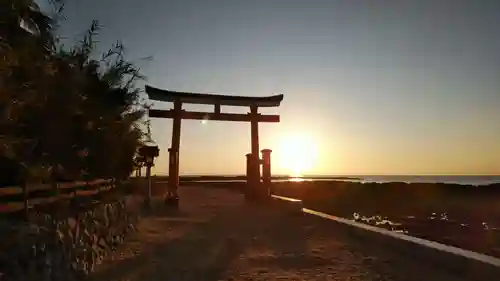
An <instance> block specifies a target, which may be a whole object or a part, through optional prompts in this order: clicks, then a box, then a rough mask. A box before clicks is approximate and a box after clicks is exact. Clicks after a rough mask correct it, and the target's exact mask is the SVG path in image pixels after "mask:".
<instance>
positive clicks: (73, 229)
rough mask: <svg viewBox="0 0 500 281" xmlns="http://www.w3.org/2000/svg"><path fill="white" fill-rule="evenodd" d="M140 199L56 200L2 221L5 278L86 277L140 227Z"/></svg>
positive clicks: (1, 274)
mask: <svg viewBox="0 0 500 281" xmlns="http://www.w3.org/2000/svg"><path fill="white" fill-rule="evenodd" d="M136 201H137V200H134V199H133V198H131V196H121V197H117V198H115V199H109V198H108V200H106V201H101V202H99V203H87V204H86V205H85V206H83V205H81V204H80V205H78V206H76V205H75V203H74V202H68V203H67V205H60V203H59V205H57V206H52V207H51V208H50V210H51V211H47V210H45V211H36V212H32V213H31V214H30V218H29V219H28V220H27V221H20V220H2V221H0V237H1V239H0V280H1V281H11V280H15V281H18V280H65V281H67V280H82V279H84V278H85V277H86V276H87V275H88V274H89V273H90V272H92V271H93V270H94V268H95V266H96V265H98V264H99V263H100V262H101V261H102V260H103V258H104V257H105V256H106V255H107V254H109V253H110V252H112V251H113V250H115V249H116V247H117V246H118V245H120V244H121V243H122V242H123V241H124V239H125V238H126V236H127V235H129V234H130V233H132V232H133V231H134V230H135V225H136V223H137V221H138V207H137V205H138V204H137V202H136Z"/></svg>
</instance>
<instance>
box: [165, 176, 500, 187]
mask: <svg viewBox="0 0 500 281" xmlns="http://www.w3.org/2000/svg"><path fill="white" fill-rule="evenodd" d="M156 176H168V175H156ZM181 177H184V178H189V177H193V178H197V177H207V178H217V177H221V178H233V180H235V181H241V180H242V179H240V180H238V179H234V178H243V177H245V175H242V174H240V175H217V174H211V175H208V174H205V175H203V174H198V175H197V174H185V175H181ZM272 178H273V179H275V180H279V181H283V180H285V181H297V179H300V180H310V181H315V180H318V181H321V180H342V181H353V182H378V183H387V182H406V183H449V184H462V185H488V184H494V183H500V175H302V176H291V175H274V176H272ZM229 180H231V179H229Z"/></svg>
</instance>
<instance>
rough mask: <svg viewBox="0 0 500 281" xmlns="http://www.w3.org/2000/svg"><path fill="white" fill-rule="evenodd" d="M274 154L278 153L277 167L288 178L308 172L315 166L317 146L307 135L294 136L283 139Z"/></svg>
mask: <svg viewBox="0 0 500 281" xmlns="http://www.w3.org/2000/svg"><path fill="white" fill-rule="evenodd" d="M276 152H279V153H277V154H278V155H277V156H278V161H279V162H278V163H279V165H280V166H281V168H282V169H284V170H286V171H287V173H289V175H290V176H295V177H296V176H301V175H303V174H304V173H307V172H310V171H311V170H312V169H313V168H314V166H315V164H316V157H317V146H316V143H315V142H314V140H313V139H312V138H310V137H308V136H307V135H303V134H295V135H289V136H287V137H285V138H283V139H282V141H281V143H280V145H279V146H278V149H277V151H276Z"/></svg>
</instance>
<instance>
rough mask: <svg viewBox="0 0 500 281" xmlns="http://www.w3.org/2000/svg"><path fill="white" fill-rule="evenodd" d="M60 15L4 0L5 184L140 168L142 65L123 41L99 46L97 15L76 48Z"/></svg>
mask: <svg viewBox="0 0 500 281" xmlns="http://www.w3.org/2000/svg"><path fill="white" fill-rule="evenodd" d="M51 3H52V4H53V6H54V8H55V10H54V11H55V13H54V15H50V16H49V15H47V14H45V13H43V12H42V11H40V9H39V7H38V6H37V4H36V3H35V1H34V0H3V1H2V2H1V3H0V173H1V174H0V185H9V184H14V183H19V182H23V181H49V180H54V179H67V180H76V179H81V178H109V177H115V178H126V177H128V176H129V175H130V174H131V173H132V171H133V169H134V168H135V167H134V165H135V163H136V161H135V159H134V158H135V155H136V151H137V148H138V147H139V146H141V144H142V140H143V139H144V135H145V134H144V133H143V132H142V130H141V127H142V126H143V125H144V124H142V122H143V121H142V116H143V113H144V110H143V106H141V105H140V103H139V93H140V90H139V89H138V88H137V87H136V85H135V82H136V81H137V80H139V79H143V78H144V77H142V76H141V74H140V73H139V70H138V69H137V68H136V67H135V66H134V65H133V64H131V63H130V62H128V61H127V60H126V59H125V58H124V52H123V45H121V44H120V43H117V44H115V45H114V46H112V47H111V49H110V50H109V51H108V52H106V53H104V54H103V55H102V56H101V57H100V58H96V55H95V54H94V53H93V51H94V49H95V36H96V35H97V32H98V30H99V25H98V23H97V22H93V23H92V25H91V27H90V29H89V30H88V32H87V33H86V34H85V36H84V38H83V39H82V40H81V41H80V42H78V43H76V45H75V46H73V47H71V48H64V47H63V46H61V45H60V44H59V42H58V40H57V36H56V33H55V27H56V26H57V23H58V22H59V21H61V19H62V17H61V15H62V14H61V11H62V7H63V6H62V4H61V3H60V2H59V1H56V0H53V1H52V2H51Z"/></svg>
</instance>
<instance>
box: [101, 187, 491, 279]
mask: <svg viewBox="0 0 500 281" xmlns="http://www.w3.org/2000/svg"><path fill="white" fill-rule="evenodd" d="M180 192H181V194H180V195H181V210H180V211H179V212H178V213H176V212H171V211H167V210H166V209H165V208H164V207H163V206H162V204H161V201H160V202H156V205H155V206H154V209H153V211H152V212H151V213H150V214H149V215H146V216H144V217H143V218H142V220H141V222H140V224H139V226H138V233H137V235H135V236H134V237H132V238H131V239H130V240H129V241H128V242H127V243H126V244H125V245H123V247H121V248H120V250H119V251H117V252H116V253H115V254H114V255H113V256H111V257H109V258H108V259H107V260H106V261H105V262H104V264H103V265H102V266H100V267H99V268H98V270H97V271H96V273H95V274H94V275H93V276H92V279H93V280H95V281H97V280H103V281H104V280H105V281H115V280H116V281H118V280H123V281H125V280H128V281H135V280H137V281H139V280H145V281H146V280H148V281H156V280H176V281H181V280H197V281H204V280H206V281H216V280H235V281H236V280H401V281H403V280H404V281H411V280H440V281H447V280H468V279H466V278H467V275H470V274H464V273H463V272H458V271H454V270H450V269H449V268H447V267H441V266H437V263H436V262H426V261H423V260H422V259H418V258H414V257H413V255H412V254H407V252H406V253H405V252H402V251H393V250H391V249H388V248H385V247H384V246H383V245H377V244H378V243H379V240H366V239H364V238H360V236H357V235H352V234H353V232H352V231H351V230H349V229H348V227H346V226H343V225H339V224H336V223H334V222H331V221H328V220H323V219H321V218H317V217H313V216H310V215H305V214H292V213H289V212H286V211H284V209H282V208H277V207H276V206H264V205H250V204H247V203H245V202H244V200H243V197H242V195H240V194H238V193H236V192H232V191H229V190H225V189H216V188H204V187H181V190H180ZM450 262H452V261H451V260H450ZM495 276H496V277H498V276H499V275H495ZM473 277H474V276H472V277H471V280H474V278H473ZM478 280H479V279H478ZM488 280H494V279H488Z"/></svg>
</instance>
